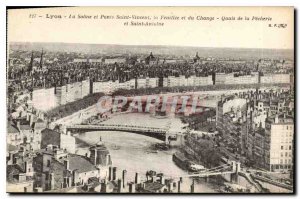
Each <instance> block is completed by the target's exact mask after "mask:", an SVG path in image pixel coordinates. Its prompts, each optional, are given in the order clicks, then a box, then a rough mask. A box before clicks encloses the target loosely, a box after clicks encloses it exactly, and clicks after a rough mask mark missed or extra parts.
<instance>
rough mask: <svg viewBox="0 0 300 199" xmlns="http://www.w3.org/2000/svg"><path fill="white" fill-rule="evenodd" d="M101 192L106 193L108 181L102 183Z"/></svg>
mask: <svg viewBox="0 0 300 199" xmlns="http://www.w3.org/2000/svg"><path fill="white" fill-rule="evenodd" d="M100 192H101V193H106V181H104V182H102V183H101V189H100Z"/></svg>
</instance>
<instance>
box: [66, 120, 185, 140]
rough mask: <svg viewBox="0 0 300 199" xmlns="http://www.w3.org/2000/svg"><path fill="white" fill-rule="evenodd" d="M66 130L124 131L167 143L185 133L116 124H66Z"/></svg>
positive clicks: (76, 132) (72, 131)
mask: <svg viewBox="0 0 300 199" xmlns="http://www.w3.org/2000/svg"><path fill="white" fill-rule="evenodd" d="M65 131H66V132H70V133H71V134H78V133H85V132H89V131H122V132H128V133H136V134H141V135H145V136H149V137H153V138H156V139H159V140H161V141H165V142H167V143H169V142H170V141H171V140H173V141H175V140H177V139H178V138H179V137H180V138H181V137H182V136H183V135H184V134H183V133H182V132H174V131H170V130H169V129H168V128H159V127H143V126H135V125H114V124H97V125H91V124H87V125H71V126H65Z"/></svg>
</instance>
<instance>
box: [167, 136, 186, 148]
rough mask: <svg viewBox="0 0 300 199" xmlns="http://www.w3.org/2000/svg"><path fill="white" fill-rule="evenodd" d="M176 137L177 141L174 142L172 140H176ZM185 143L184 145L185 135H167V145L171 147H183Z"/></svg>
mask: <svg viewBox="0 0 300 199" xmlns="http://www.w3.org/2000/svg"><path fill="white" fill-rule="evenodd" d="M174 137H175V138H176V140H172V138H173V139H174ZM183 143H184V137H183V135H180V134H172V133H166V137H165V144H167V145H170V146H182V145H183Z"/></svg>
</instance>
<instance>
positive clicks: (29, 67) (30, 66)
mask: <svg viewBox="0 0 300 199" xmlns="http://www.w3.org/2000/svg"><path fill="white" fill-rule="evenodd" d="M32 68H33V51H32V52H31V59H30V63H29V65H28V68H27V71H28V72H31V71H32Z"/></svg>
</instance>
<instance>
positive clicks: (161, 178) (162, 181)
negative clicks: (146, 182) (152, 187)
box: [160, 175, 166, 185]
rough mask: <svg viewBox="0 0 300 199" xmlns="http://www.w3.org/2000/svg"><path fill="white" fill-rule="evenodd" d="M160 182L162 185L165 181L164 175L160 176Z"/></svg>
mask: <svg viewBox="0 0 300 199" xmlns="http://www.w3.org/2000/svg"><path fill="white" fill-rule="evenodd" d="M160 183H161V184H163V185H164V184H165V183H166V182H165V177H164V176H163V175H161V176H160Z"/></svg>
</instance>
